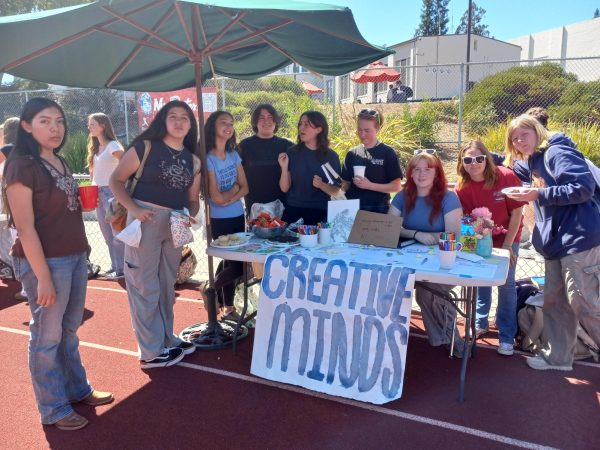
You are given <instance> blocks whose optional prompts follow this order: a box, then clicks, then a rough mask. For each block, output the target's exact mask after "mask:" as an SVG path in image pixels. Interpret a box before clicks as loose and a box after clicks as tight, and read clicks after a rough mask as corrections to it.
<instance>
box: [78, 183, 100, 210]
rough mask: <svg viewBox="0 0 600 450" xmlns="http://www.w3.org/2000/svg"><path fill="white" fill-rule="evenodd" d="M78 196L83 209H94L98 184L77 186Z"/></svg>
mask: <svg viewBox="0 0 600 450" xmlns="http://www.w3.org/2000/svg"><path fill="white" fill-rule="evenodd" d="M79 198H80V199H81V207H82V208H83V209H94V208H95V207H96V206H98V186H79Z"/></svg>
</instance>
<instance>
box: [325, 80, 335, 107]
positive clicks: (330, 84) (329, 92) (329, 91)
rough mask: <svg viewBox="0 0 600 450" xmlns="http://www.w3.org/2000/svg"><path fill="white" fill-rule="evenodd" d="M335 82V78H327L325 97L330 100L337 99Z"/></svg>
mask: <svg viewBox="0 0 600 450" xmlns="http://www.w3.org/2000/svg"><path fill="white" fill-rule="evenodd" d="M334 82H335V81H334V80H325V98H326V99H327V100H328V101H330V102H333V101H335V99H334V98H333V83H334Z"/></svg>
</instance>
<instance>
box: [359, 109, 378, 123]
mask: <svg viewBox="0 0 600 450" xmlns="http://www.w3.org/2000/svg"><path fill="white" fill-rule="evenodd" d="M361 116H362V117H366V116H369V117H375V118H376V119H377V123H378V124H379V125H381V116H380V115H379V112H378V111H375V110H374V109H361V110H360V112H359V113H358V117H359V118H360V117H361Z"/></svg>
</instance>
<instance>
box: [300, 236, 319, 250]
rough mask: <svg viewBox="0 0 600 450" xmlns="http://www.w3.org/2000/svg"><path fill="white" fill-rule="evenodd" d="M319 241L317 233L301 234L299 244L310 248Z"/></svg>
mask: <svg viewBox="0 0 600 450" xmlns="http://www.w3.org/2000/svg"><path fill="white" fill-rule="evenodd" d="M318 243H319V235H317V234H301V235H300V245H301V246H302V247H306V248H311V247H316V246H317V244H318Z"/></svg>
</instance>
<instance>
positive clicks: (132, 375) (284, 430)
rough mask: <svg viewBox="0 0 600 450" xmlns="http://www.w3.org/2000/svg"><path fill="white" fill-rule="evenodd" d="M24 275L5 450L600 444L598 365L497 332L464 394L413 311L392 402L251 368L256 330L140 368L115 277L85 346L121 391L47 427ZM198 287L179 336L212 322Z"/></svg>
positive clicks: (95, 375)
mask: <svg viewBox="0 0 600 450" xmlns="http://www.w3.org/2000/svg"><path fill="white" fill-rule="evenodd" d="M17 289H18V286H17V283H14V282H11V281H7V280H4V281H3V282H0V346H1V347H2V348H3V349H4V351H3V352H2V354H3V355H4V357H3V358H2V365H1V368H0V376H1V384H0V386H1V391H0V392H1V396H0V398H1V399H2V408H1V410H0V417H1V420H2V426H1V427H0V448H1V449H11V450H12V449H43V448H54V449H177V448H202V449H221V448H223V449H225V448H249V449H254V448H256V449H279V448H285V449H304V448H306V449H327V448H332V449H333V448H335V449H337V448H343V449H354V448H356V449H379V448H393V449H399V448H419V449H428V448H436V449H437V448H443V449H455V448H456V449H481V448H485V449H486V450H492V449H499V448H506V447H523V448H561V449H593V448H600V365H599V364H596V363H594V362H593V361H592V362H590V361H585V362H580V363H577V364H576V365H575V367H574V370H573V371H572V372H553V371H546V372H536V371H533V370H532V369H529V368H528V367H527V366H526V364H525V359H524V356H523V355H522V354H515V355H514V356H513V357H502V356H499V355H498V354H497V353H496V351H495V349H496V348H495V345H496V344H497V341H496V339H495V334H494V333H490V334H489V335H490V338H489V339H484V340H483V342H481V344H480V346H479V349H478V352H477V355H476V357H475V358H473V359H472V360H471V361H470V362H469V368H468V372H467V389H466V401H465V403H463V404H460V403H458V401H457V394H458V374H459V371H460V360H459V359H450V358H449V357H448V354H447V351H446V350H442V349H440V348H432V347H430V346H429V345H428V344H427V340H426V339H425V338H424V332H423V328H422V323H421V322H420V320H419V317H418V314H417V313H413V318H412V323H411V334H410V339H409V346H408V354H407V362H406V373H405V377H404V391H403V392H404V393H403V396H402V398H401V399H399V400H397V401H394V402H391V403H388V404H386V405H383V406H375V405H371V404H368V403H360V402H356V401H351V400H346V399H342V398H337V397H330V396H327V395H323V394H319V393H315V392H312V391H308V390H305V389H303V388H299V387H295V386H291V385H285V384H280V383H274V382H271V381H267V380H264V379H261V378H257V377H254V376H252V375H250V362H251V356H252V337H253V331H252V330H251V331H250V336H249V338H248V339H246V340H245V341H242V342H240V343H239V345H238V355H237V356H236V355H233V353H232V351H231V349H224V350H218V351H209V352H200V351H196V352H195V353H194V354H193V355H190V356H188V357H186V359H185V360H184V362H183V363H180V364H179V365H178V366H176V367H170V368H166V369H152V370H149V371H146V372H144V371H142V370H140V368H139V365H138V360H137V351H136V350H137V347H136V342H135V338H134V335H133V332H132V330H131V323H130V319H129V308H128V304H127V296H126V293H125V291H124V290H123V288H122V286H120V285H119V284H117V283H113V282H106V281H96V280H94V281H92V282H90V284H89V288H88V295H87V303H86V311H85V316H84V323H83V325H82V326H81V328H80V331H79V337H80V339H81V355H82V359H83V362H84V364H85V366H86V369H87V373H88V377H89V378H90V381H91V383H92V385H93V386H94V387H95V388H97V389H99V390H107V391H111V392H113V393H114V395H115V398H116V400H115V401H114V402H113V403H112V404H110V405H105V406H100V407H97V408H92V407H89V406H85V405H77V406H75V409H76V410H77V411H78V412H79V413H81V414H82V415H84V416H85V417H87V418H88V419H89V420H90V424H89V425H88V426H87V427H86V428H84V429H82V430H79V431H74V432H64V431H59V430H57V429H56V428H54V427H51V426H42V425H41V424H40V423H39V416H38V412H37V408H36V406H35V401H34V397H33V391H32V387H31V381H30V376H29V370H28V367H27V341H28V335H29V332H28V325H27V324H28V320H29V318H30V317H29V310H28V307H27V306H26V305H25V304H24V303H23V302H17V301H15V300H14V299H13V298H14V293H15V292H16V291H17ZM198 297H199V295H198V292H197V291H195V290H193V289H180V290H178V301H177V303H176V305H175V322H176V329H177V331H179V330H181V329H183V328H185V327H186V326H188V325H190V324H192V323H196V322H200V321H202V320H206V311H205V310H204V309H203V306H202V302H201V301H199V300H198Z"/></svg>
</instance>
